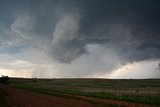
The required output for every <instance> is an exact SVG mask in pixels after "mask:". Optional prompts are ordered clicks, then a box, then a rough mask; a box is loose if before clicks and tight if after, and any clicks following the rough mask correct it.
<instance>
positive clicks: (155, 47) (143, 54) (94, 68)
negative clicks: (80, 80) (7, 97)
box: [0, 0, 160, 77]
mask: <svg viewBox="0 0 160 107" xmlns="http://www.w3.org/2000/svg"><path fill="white" fill-rule="evenodd" d="M2 1H3V0H2ZM2 1H0V14H1V16H2V17H1V19H0V38H1V39H0V57H2V56H5V58H7V56H8V57H9V56H10V57H11V59H6V60H7V61H4V60H5V59H4V58H3V61H1V62H4V63H1V65H5V66H6V64H7V62H14V63H15V62H16V61H17V60H18V61H22V62H27V63H30V64H31V65H32V66H28V68H29V69H27V67H24V66H21V65H20V64H19V65H16V66H21V67H19V69H15V68H13V67H12V66H11V63H8V66H6V67H8V68H10V71H13V69H14V70H15V71H16V70H17V71H18V72H19V71H20V70H22V71H25V70H26V71H30V72H31V73H32V75H31V76H33V77H34V76H38V77H45V76H46V77H93V76H94V77H96V76H97V77H98V76H100V75H103V74H106V75H109V73H112V72H113V71H114V70H116V69H118V68H119V67H122V68H123V66H125V65H127V64H130V63H138V64H141V63H139V62H143V61H144V60H149V61H150V60H152V62H154V61H156V63H154V64H156V66H157V62H158V61H159V59H160V54H159V53H160V21H159V19H160V15H159V10H160V9H159V7H160V5H159V1H156V0H155V1H149V0H141V1H138V0H134V1H126V0H122V1H118V0H113V1H111V0H109V1H106V0H101V1H98V0H86V1H84V2H81V1H74V0H67V1H65V0H61V1H56V0H55V1H51V0H46V1H39V0H35V2H34V3H33V1H31V0H30V1H27V2H24V3H23V2H21V1H19V2H16V1H10V2H6V1H3V2H2ZM4 3H5V6H3V5H2V4H4ZM19 4H21V5H19ZM22 7H24V8H22ZM10 57H9V58H10ZM18 63H20V62H18ZM0 67H1V68H0V69H6V68H4V66H0ZM154 67H155V66H154ZM143 68H144V67H143ZM156 69H157V68H156ZM144 70H145V69H144ZM45 72H48V74H46V73H45ZM157 74H158V73H157ZM158 75H159V74H158ZM146 76H147V75H146ZM152 76H155V77H157V76H156V73H153V75H152ZM106 77H107V76H106Z"/></svg>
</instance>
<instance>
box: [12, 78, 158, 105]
mask: <svg viewBox="0 0 160 107" xmlns="http://www.w3.org/2000/svg"><path fill="white" fill-rule="evenodd" d="M11 85H12V86H14V87H18V88H21V89H26V90H29V91H33V92H37V93H42V94H48V95H53V96H59V97H64V98H68V97H69V98H74V99H75V98H78V97H93V98H102V99H112V100H121V101H127V102H134V103H143V104H151V105H160V80H159V79H146V80H105V79H37V78H36V82H35V79H21V81H20V80H18V79H12V82H11Z"/></svg>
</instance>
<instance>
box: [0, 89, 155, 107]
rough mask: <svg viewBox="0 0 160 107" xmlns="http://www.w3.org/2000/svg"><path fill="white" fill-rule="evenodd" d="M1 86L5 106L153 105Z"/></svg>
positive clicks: (141, 106)
mask: <svg viewBox="0 0 160 107" xmlns="http://www.w3.org/2000/svg"><path fill="white" fill-rule="evenodd" d="M2 87H3V88H4V87H5V90H6V91H7V93H8V96H6V100H7V104H6V105H7V107H108V106H118V107H120V106H123V107H153V106H151V105H145V104H137V103H130V102H124V101H114V100H107V99H97V98H91V97H77V98H76V99H66V98H62V97H55V96H49V95H42V94H38V93H34V92H30V91H26V90H21V89H17V88H11V87H6V86H0V88H2Z"/></svg>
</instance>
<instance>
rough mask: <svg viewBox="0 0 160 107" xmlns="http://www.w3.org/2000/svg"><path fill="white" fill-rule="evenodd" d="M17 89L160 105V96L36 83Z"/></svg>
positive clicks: (19, 85) (22, 84)
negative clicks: (53, 86) (89, 90)
mask: <svg viewBox="0 0 160 107" xmlns="http://www.w3.org/2000/svg"><path fill="white" fill-rule="evenodd" d="M12 85H13V86H15V87H18V88H22V89H26V90H29V91H33V92H37V93H42V94H48V95H53V96H60V97H73V98H75V96H86V97H95V98H103V99H113V100H121V101H128V102H135V103H144V104H152V105H160V96H142V95H129V94H120V93H107V92H97V93H95V92H83V91H80V90H75V89H63V88H47V87H43V86H41V85H39V84H35V83H13V84H12Z"/></svg>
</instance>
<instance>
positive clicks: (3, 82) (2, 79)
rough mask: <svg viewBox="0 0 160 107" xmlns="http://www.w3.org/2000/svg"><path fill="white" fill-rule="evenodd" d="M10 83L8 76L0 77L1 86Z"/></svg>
mask: <svg viewBox="0 0 160 107" xmlns="http://www.w3.org/2000/svg"><path fill="white" fill-rule="evenodd" d="M8 81H9V77H8V76H4V75H1V77H0V83H1V84H8V83H9V82H8Z"/></svg>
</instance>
